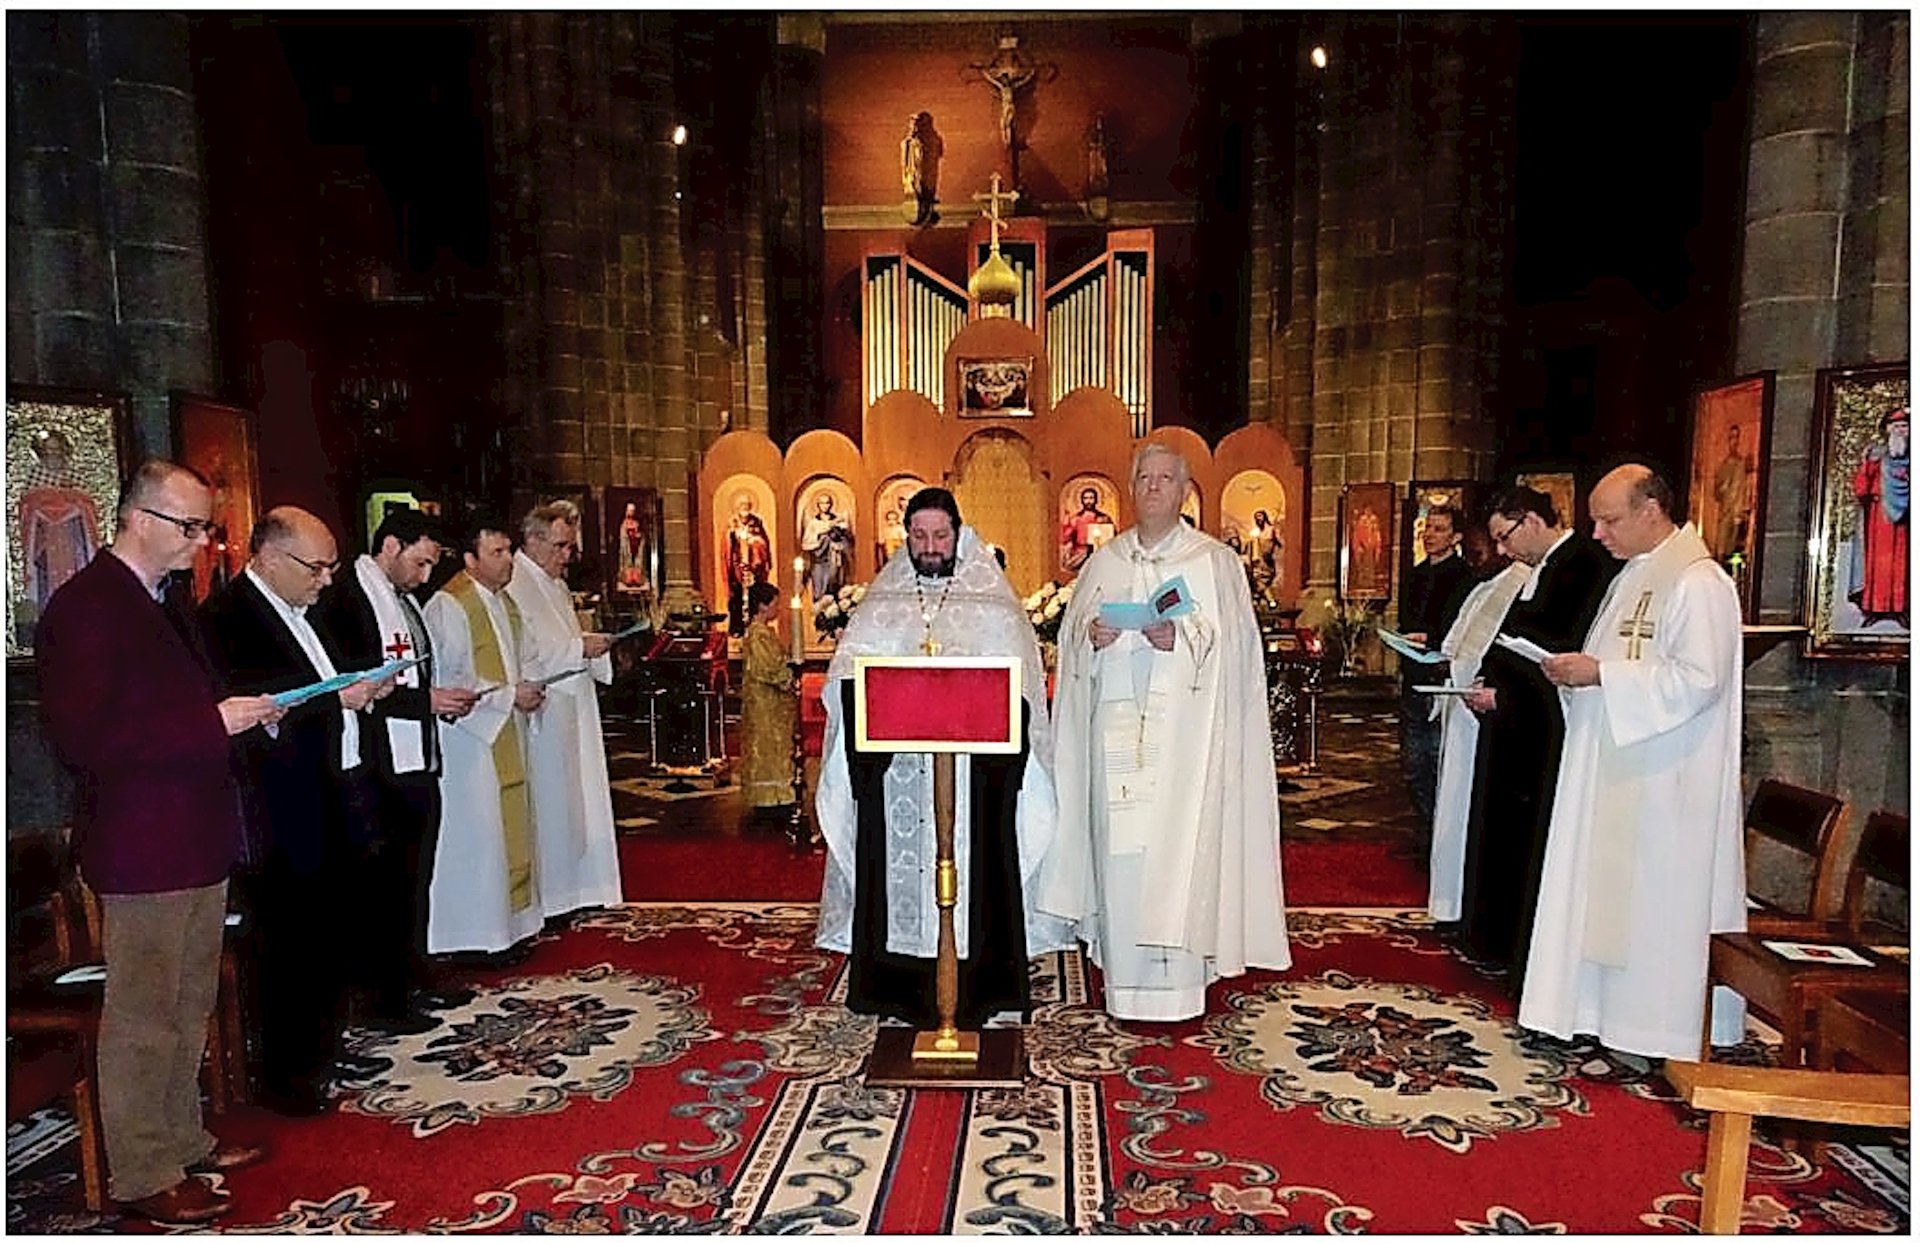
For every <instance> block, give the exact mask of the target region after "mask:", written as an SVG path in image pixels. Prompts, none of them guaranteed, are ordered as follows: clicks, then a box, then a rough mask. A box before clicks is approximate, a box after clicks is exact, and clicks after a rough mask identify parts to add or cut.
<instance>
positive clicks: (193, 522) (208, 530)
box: [140, 505, 213, 539]
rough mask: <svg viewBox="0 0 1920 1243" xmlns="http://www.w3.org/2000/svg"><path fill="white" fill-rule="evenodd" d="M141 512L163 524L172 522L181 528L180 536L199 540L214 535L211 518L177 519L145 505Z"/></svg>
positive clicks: (141, 507)
mask: <svg viewBox="0 0 1920 1243" xmlns="http://www.w3.org/2000/svg"><path fill="white" fill-rule="evenodd" d="M140 512H141V513H143V514H146V515H147V516H148V517H150V518H158V519H159V520H160V521H162V522H171V523H172V524H173V525H174V526H176V527H179V528H180V534H182V535H184V536H186V537H187V538H188V539H199V538H200V537H201V536H202V535H212V534H213V519H211V518H176V517H174V516H173V515H172V514H163V513H161V512H160V511H159V510H157V509H148V508H147V507H146V506H145V505H142V506H140Z"/></svg>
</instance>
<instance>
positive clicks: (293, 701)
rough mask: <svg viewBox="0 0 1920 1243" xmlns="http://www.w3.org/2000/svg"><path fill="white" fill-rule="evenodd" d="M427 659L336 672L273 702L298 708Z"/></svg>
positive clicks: (390, 675) (414, 659)
mask: <svg viewBox="0 0 1920 1243" xmlns="http://www.w3.org/2000/svg"><path fill="white" fill-rule="evenodd" d="M425 659H426V657H424V656H411V657H407V658H404V659H397V660H390V661H388V662H387V663H386V664H384V665H381V666H380V667H379V668H378V669H363V670H361V671H360V672H358V673H336V674H334V675H333V676H332V677H330V678H321V679H320V680H319V681H318V682H309V683H308V684H307V685H305V686H298V687H295V688H294V689H292V690H290V691H281V692H280V693H279V694H277V695H275V696H274V697H273V702H274V703H276V704H278V705H280V706H281V707H282V708H297V707H299V706H300V705H301V704H303V703H305V702H307V701H308V700H309V699H315V698H318V697H319V696H321V695H331V694H332V693H333V692H335V691H339V690H345V689H346V688H347V687H349V686H352V685H353V684H354V683H355V682H378V681H380V680H382V679H383V678H390V677H392V676H393V675H394V674H396V673H399V672H400V671H401V670H403V669H411V668H413V667H414V666H415V665H417V664H419V663H420V662H421V661H423V660H425Z"/></svg>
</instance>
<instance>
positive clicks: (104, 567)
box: [35, 461, 281, 1225]
mask: <svg viewBox="0 0 1920 1243" xmlns="http://www.w3.org/2000/svg"><path fill="white" fill-rule="evenodd" d="M212 506H213V491H212V489H211V488H209V487H208V486H207V483H206V481H205V480H204V479H202V478H200V476H199V475H197V474H195V473H194V472H192V471H190V470H188V469H186V468H185V467H183V466H177V465H175V464H173V463H171V462H160V461H152V462H147V463H145V464H144V465H142V466H141V467H140V468H139V469H138V470H136V471H135V472H134V473H133V475H132V477H131V478H130V479H129V480H128V483H127V486H126V487H125V489H123V491H122V493H121V497H120V508H119V513H118V515H117V523H118V525H117V529H116V533H115V536H114V541H113V545H112V547H111V548H109V549H107V550H106V552H104V553H102V554H101V555H99V556H96V557H94V559H93V560H92V561H90V562H88V563H87V565H86V566H85V567H84V568H82V569H81V570H79V571H78V572H76V573H75V574H74V575H73V577H71V578H69V579H68V580H67V581H66V582H65V583H64V584H63V585H62V586H61V587H60V589H59V590H58V591H56V592H54V594H53V598H52V599H51V600H49V601H48V602H47V608H46V611H45V612H44V613H43V614H42V616H41V618H40V626H39V630H38V632H37V634H36V637H35V656H36V658H37V661H38V664H39V670H40V685H41V691H42V702H43V704H44V710H45V712H46V719H47V728H48V733H49V736H50V737H51V738H52V740H53V745H54V747H55V748H56V749H57V750H58V751H59V753H60V756H61V758H62V759H64V760H65V761H66V762H67V764H68V765H69V766H71V768H72V769H73V771H74V772H75V774H76V776H77V778H78V780H79V786H80V795H81V798H80V812H79V815H78V818H77V819H76V821H75V825H74V840H73V848H74V851H75V854H76V857H77V859H78V863H79V867H80V873H81V876H82V877H83V878H84V879H85V880H86V882H87V884H88V885H90V886H91V887H92V888H93V890H94V892H95V893H97V894H99V896H100V910H101V916H102V919H103V921H104V929H103V931H104V938H103V942H102V943H103V947H104V952H105V957H106V968H107V978H106V985H105V995H104V998H103V1001H102V1007H101V1011H100V1033H99V1045H98V1053H97V1063H98V1080H99V1087H100V1093H99V1101H100V1126H101V1131H102V1133H103V1137H104V1139H105V1141H106V1150H107V1191H108V1194H110V1195H111V1196H112V1197H113V1198H114V1199H115V1200H117V1201H119V1202H120V1203H121V1205H122V1206H123V1207H124V1208H126V1209H127V1210H129V1211H131V1212H133V1213H136V1214H138V1215H140V1216H143V1217H147V1218H151V1219H152V1220H154V1221H158V1222H162V1223H164V1224H168V1225H188V1224H193V1223H198V1222H206V1221H211V1220H212V1219H213V1218H215V1217H218V1216H220V1215H221V1214H222V1213H225V1212H227V1211H228V1209H229V1207H230V1203H229V1201H228V1199H227V1196H226V1193H225V1192H220V1191H215V1190H214V1189H213V1187H212V1186H211V1185H210V1184H209V1183H207V1182H206V1181H204V1180H202V1179H200V1178H198V1177H195V1173H196V1171H200V1172H207V1173H211V1172H213V1171H216V1170H218V1171H232V1170H237V1169H240V1168H241V1167H242V1166H246V1165H251V1164H253V1163H254V1162H256V1161H259V1160H260V1159H261V1158H262V1157H264V1156H265V1155H266V1149H265V1148H263V1147H260V1146H257V1145H240V1144H225V1143H219V1142H217V1141H216V1140H215V1138H214V1136H213V1135H211V1134H210V1133H209V1132H208V1131H207V1129H206V1126H205V1123H204V1121H203V1120H202V1117H201V1112H200V1063H201V1059H202V1057H203V1056H204V1053H205V1049H206V1039H207V1020H208V1018H209V1017H210V1016H211V1015H212V1013H213V1009H214V1003H215V998H216V997H217V995H218V992H219V987H220V952H221V942H222V938H223V935H224V922H225V919H226V914H227V882H228V876H229V874H230V873H231V872H232V871H233V867H234V864H235V863H236V862H237V861H238V859H239V858H240V857H241V851H242V849H243V833H242V826H241V822H240V810H239V804H238V802H237V800H236V798H235V791H234V788H233V774H232V771H231V767H230V764H231V756H230V751H229V748H230V746H231V745H232V744H231V741H230V740H231V739H232V738H233V737H235V736H242V735H246V734H249V733H251V734H256V735H257V734H258V733H259V730H258V728H257V727H258V726H261V725H265V724H270V723H272V722H275V721H278V720H279V719H280V716H281V710H280V709H279V707H277V706H276V705H275V704H274V703H273V701H272V700H271V699H269V698H267V697H266V696H264V695H238V696H229V697H227V698H224V699H223V698H220V692H219V690H218V686H217V683H216V680H215V672H214V667H213V663H212V660H211V658H210V656H209V654H208V653H207V651H206V649H205V646H204V644H203V643H202V641H201V635H200V632H199V628H198V627H197V626H195V625H194V622H193V617H192V615H191V614H190V613H188V612H187V611H186V610H185V609H184V608H180V607H176V606H177V604H178V601H175V600H169V599H168V596H167V590H166V586H167V583H168V581H169V580H170V579H171V578H172V577H173V575H174V574H175V573H176V572H177V571H181V570H187V569H191V568H192V566H193V563H194V559H195V557H197V556H198V555H199V553H200V550H201V549H202V548H204V547H205V546H206V543H207V538H208V531H209V527H210V525H211V524H210V522H209V520H208V517H207V515H208V513H209V511H210V510H211V508H212Z"/></svg>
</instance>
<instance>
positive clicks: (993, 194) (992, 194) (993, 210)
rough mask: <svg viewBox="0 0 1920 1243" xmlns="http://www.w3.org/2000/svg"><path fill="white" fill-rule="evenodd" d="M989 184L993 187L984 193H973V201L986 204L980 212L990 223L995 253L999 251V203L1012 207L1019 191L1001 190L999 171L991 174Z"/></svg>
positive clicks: (1018, 195)
mask: <svg viewBox="0 0 1920 1243" xmlns="http://www.w3.org/2000/svg"><path fill="white" fill-rule="evenodd" d="M991 184H992V186H993V189H991V190H989V191H988V192H987V193H985V194H976V195H974V196H973V201H974V202H976V203H985V204H986V207H985V208H984V209H982V211H981V213H980V214H981V215H983V216H985V217H986V218H987V219H988V221H990V222H991V223H992V227H993V253H994V254H996V255H997V254H999V253H1000V225H1001V220H1000V204H1002V203H1005V204H1006V205H1007V206H1008V207H1012V206H1013V205H1014V204H1016V203H1018V202H1019V201H1020V192H1019V191H1018V190H1007V191H1002V190H1001V189H1000V174H999V173H995V174H994V175H993V180H992V182H991Z"/></svg>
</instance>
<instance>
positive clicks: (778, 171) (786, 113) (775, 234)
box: [765, 13, 827, 441]
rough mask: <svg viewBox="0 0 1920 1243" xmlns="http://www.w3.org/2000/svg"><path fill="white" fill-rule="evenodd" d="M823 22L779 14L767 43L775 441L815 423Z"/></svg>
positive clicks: (822, 305) (821, 289) (821, 381)
mask: <svg viewBox="0 0 1920 1243" xmlns="http://www.w3.org/2000/svg"><path fill="white" fill-rule="evenodd" d="M826 50H827V34H826V25H825V22H824V21H823V20H822V18H821V16H820V14H818V13H783V14H781V15H780V18H779V46H778V47H776V48H775V49H774V62H773V73H772V92H771V93H772V99H771V106H770V107H769V108H768V109H767V133H766V151H767V157H768V158H767V164H768V168H769V170H770V171H769V174H768V177H767V182H768V184H767V197H766V204H765V213H766V215H765V219H766V221H767V225H766V242H767V252H766V253H767V287H768V288H769V289H770V290H771V291H772V292H771V294H770V295H769V298H768V306H767V362H768V372H769V375H770V377H771V379H770V388H771V404H772V412H771V420H770V421H771V424H772V426H771V431H772V434H773V436H774V439H775V440H777V441H791V440H792V439H793V437H794V436H796V435H798V434H800V433H801V432H804V431H807V430H809V429H811V428H814V427H817V426H820V418H821V414H822V409H823V405H822V398H823V394H824V391H825V377H824V375H823V374H822V372H821V366H822V363H821V348H822V347H821V335H820V334H821V324H822V323H823V322H824V320H825V316H826V293H825V283H824V277H823V275H822V273H823V271H824V269H825V265H826V229H825V225H824V222H823V218H822V215H821V208H822V206H823V205H824V203H825V200H826V167H825V164H824V162H823V155H822V148H821V121H820V80H821V73H822V65H823V62H824V61H825V59H826Z"/></svg>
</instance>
